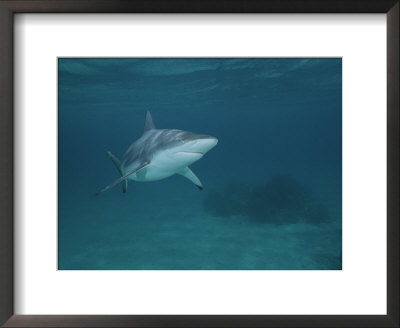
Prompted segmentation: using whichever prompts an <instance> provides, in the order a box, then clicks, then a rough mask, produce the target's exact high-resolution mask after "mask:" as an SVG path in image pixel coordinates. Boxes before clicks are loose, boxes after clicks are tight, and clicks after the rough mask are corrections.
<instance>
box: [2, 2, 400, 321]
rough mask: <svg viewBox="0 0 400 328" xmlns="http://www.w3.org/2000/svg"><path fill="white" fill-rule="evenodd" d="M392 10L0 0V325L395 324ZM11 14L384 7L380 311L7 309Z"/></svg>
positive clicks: (395, 50) (314, 6)
mask: <svg viewBox="0 0 400 328" xmlns="http://www.w3.org/2000/svg"><path fill="white" fill-rule="evenodd" d="M399 8H400V5H399V1H398V0H198V1H190V0H87V1H79V0H75V1H74V0H59V1H55V0H27V1H19V0H0V151H1V155H0V324H2V325H3V326H4V327H399V149H400V146H399V27H400V26H399ZM16 13H385V14H386V16H387V315H287V316H286V315H255V316H243V315H238V316H229V315H212V316H209V315H193V316H190V315H146V316H144V315H131V316H130V315H117V316H113V315H93V316H90V315H15V314H14V306H13V303H14V296H13V289H14V288H13V284H14V279H13V277H14V270H13V242H14V241H13V213H14V209H13V206H14V204H13V200H14V196H13V193H14V187H13V184H14V170H13V167H14V162H13V155H14V142H13V141H14V138H13V133H14V126H13V124H14V120H13V17H14V14H16ZM366 288H368V286H366Z"/></svg>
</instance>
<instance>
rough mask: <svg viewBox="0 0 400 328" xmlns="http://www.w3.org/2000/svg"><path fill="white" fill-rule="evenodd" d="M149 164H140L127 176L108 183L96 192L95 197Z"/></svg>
mask: <svg viewBox="0 0 400 328" xmlns="http://www.w3.org/2000/svg"><path fill="white" fill-rule="evenodd" d="M149 164H150V162H147V161H146V162H144V163H142V164H140V165H139V166H138V167H136V168H134V169H133V170H131V171H129V172H128V173H127V174H125V175H123V176H122V177H120V178H119V179H117V180H115V181H114V182H113V183H110V184H109V185H108V186H106V187H104V188H103V189H101V190H100V191H98V192H97V193H96V195H100V194H101V193H103V192H105V191H106V190H108V189H110V188H112V187H114V186H115V185H116V184H118V183H120V182H122V181H124V180H125V179H126V178H127V177H129V176H130V175H131V174H133V173H136V172H137V171H139V170H141V169H143V168H145V167H146V166H147V165H149Z"/></svg>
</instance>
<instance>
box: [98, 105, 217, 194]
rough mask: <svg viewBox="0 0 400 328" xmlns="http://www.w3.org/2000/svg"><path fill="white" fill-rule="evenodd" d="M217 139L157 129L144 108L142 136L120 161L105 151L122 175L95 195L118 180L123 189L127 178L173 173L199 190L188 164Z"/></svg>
mask: <svg viewBox="0 0 400 328" xmlns="http://www.w3.org/2000/svg"><path fill="white" fill-rule="evenodd" d="M217 143H218V139H217V138H214V137H212V136H208V135H203V134H196V133H193V132H188V131H182V130H175V129H156V127H155V125H154V123H153V119H152V117H151V114H150V112H149V111H147V113H146V119H145V123H144V129H143V134H142V136H141V137H140V138H139V139H138V140H136V141H135V142H134V143H133V144H132V145H131V146H130V147H129V148H128V150H127V151H126V152H125V154H124V156H123V157H122V160H121V161H120V160H119V159H118V158H117V157H116V156H115V155H113V154H112V153H111V152H110V151H106V153H107V155H108V156H109V157H110V158H111V160H112V161H113V163H114V165H115V166H116V167H117V169H118V172H119V173H120V174H121V177H120V178H119V179H117V180H115V181H114V182H112V183H111V184H109V185H108V186H106V187H104V188H103V189H102V190H100V191H99V192H97V195H99V194H101V193H103V192H104V191H106V190H108V189H110V188H111V187H114V186H115V185H117V184H118V183H120V182H123V186H122V191H123V192H124V193H125V192H126V191H127V189H128V180H134V181H157V180H161V179H165V178H168V177H170V176H171V175H174V174H180V175H183V176H184V177H185V178H187V179H189V180H190V181H192V182H193V183H194V184H195V185H196V186H197V187H198V188H199V189H200V190H201V189H203V185H202V184H201V182H200V180H199V178H198V177H197V176H196V175H195V174H194V173H193V172H192V170H191V169H190V168H189V165H191V164H193V163H194V162H197V161H198V160H199V159H201V158H202V157H203V156H204V155H205V154H206V153H207V152H208V151H209V150H210V149H212V148H213V147H215V145H216V144H217Z"/></svg>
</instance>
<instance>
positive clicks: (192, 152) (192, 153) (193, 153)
mask: <svg viewBox="0 0 400 328" xmlns="http://www.w3.org/2000/svg"><path fill="white" fill-rule="evenodd" d="M178 153H182V154H191V155H201V156H203V155H204V154H203V153H200V152H194V151H178Z"/></svg>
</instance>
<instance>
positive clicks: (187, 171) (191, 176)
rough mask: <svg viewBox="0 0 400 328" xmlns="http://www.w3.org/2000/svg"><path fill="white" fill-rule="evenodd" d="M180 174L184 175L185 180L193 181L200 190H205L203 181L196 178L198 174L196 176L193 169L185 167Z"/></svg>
mask: <svg viewBox="0 0 400 328" xmlns="http://www.w3.org/2000/svg"><path fill="white" fill-rule="evenodd" d="M179 174H180V175H183V176H184V177H185V178H187V179H189V180H190V181H192V182H193V183H194V184H195V185H196V186H197V188H199V189H200V190H202V189H203V185H202V184H201V181H200V180H199V178H198V177H197V176H196V174H194V173H193V171H192V170H191V169H189V167H185V168H184V169H183V170H182V171H180V172H179Z"/></svg>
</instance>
